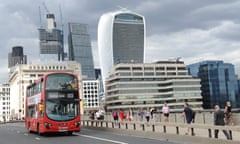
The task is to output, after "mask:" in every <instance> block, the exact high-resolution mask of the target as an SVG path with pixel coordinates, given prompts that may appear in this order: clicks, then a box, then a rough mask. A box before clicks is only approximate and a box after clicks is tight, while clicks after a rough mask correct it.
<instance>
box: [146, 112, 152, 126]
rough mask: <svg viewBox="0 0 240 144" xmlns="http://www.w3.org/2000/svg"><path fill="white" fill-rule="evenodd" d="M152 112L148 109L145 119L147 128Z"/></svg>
mask: <svg viewBox="0 0 240 144" xmlns="http://www.w3.org/2000/svg"><path fill="white" fill-rule="evenodd" d="M150 116H151V112H150V111H149V108H147V111H146V112H145V118H146V121H147V126H149V120H150Z"/></svg>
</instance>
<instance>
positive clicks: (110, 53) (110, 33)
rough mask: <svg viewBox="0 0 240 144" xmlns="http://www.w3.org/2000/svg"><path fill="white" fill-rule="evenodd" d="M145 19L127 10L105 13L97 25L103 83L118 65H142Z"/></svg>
mask: <svg viewBox="0 0 240 144" xmlns="http://www.w3.org/2000/svg"><path fill="white" fill-rule="evenodd" d="M145 39H146V30H145V18H144V17H143V16H141V15H139V14H137V13H133V12H131V11H128V10H123V11H117V12H111V13H106V14H104V15H102V16H101V18H100V20H99V24H98V48H99V57H100V67H101V71H102V79H103V81H105V80H106V78H107V77H108V76H109V72H110V68H111V67H112V66H114V65H116V64H119V63H133V62H134V63H143V62H144V49H145Z"/></svg>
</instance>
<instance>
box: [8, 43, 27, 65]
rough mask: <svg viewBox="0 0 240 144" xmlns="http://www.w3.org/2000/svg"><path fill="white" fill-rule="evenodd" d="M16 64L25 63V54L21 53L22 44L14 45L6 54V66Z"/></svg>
mask: <svg viewBox="0 0 240 144" xmlns="http://www.w3.org/2000/svg"><path fill="white" fill-rule="evenodd" d="M16 64H27V56H26V55H24V54H23V47H22V46H14V47H13V48H12V52H10V53H9V54H8V68H10V67H13V66H15V65H16Z"/></svg>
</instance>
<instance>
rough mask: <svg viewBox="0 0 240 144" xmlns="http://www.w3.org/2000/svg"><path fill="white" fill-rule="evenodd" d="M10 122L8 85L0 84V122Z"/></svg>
mask: <svg viewBox="0 0 240 144" xmlns="http://www.w3.org/2000/svg"><path fill="white" fill-rule="evenodd" d="M9 120H10V88H9V85H8V84H0V122H7V121H9Z"/></svg>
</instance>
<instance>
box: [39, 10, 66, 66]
mask: <svg viewBox="0 0 240 144" xmlns="http://www.w3.org/2000/svg"><path fill="white" fill-rule="evenodd" d="M47 22H48V25H47V28H42V27H41V28H39V29H38V31H39V41H40V42H39V43H40V60H41V61H63V60H64V48H63V32H62V30H59V29H57V28H56V22H55V16H54V14H47Z"/></svg>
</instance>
